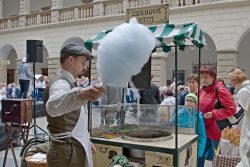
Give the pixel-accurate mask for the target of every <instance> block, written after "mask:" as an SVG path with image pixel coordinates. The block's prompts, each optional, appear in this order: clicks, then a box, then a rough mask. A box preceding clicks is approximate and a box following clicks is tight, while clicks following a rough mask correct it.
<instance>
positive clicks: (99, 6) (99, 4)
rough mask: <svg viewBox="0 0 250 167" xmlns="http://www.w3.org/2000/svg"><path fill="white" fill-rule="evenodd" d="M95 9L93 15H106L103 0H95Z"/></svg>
mask: <svg viewBox="0 0 250 167" xmlns="http://www.w3.org/2000/svg"><path fill="white" fill-rule="evenodd" d="M93 3H94V11H93V15H94V17H96V16H103V15H104V5H103V0H94V2H93Z"/></svg>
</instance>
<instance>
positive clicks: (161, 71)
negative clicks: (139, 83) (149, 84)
mask: <svg viewBox="0 0 250 167" xmlns="http://www.w3.org/2000/svg"><path fill="white" fill-rule="evenodd" d="M165 54H166V53H164V52H162V51H161V50H157V52H154V53H152V60H151V73H152V74H153V75H154V78H153V82H154V83H155V84H157V85H158V86H165V85H167V58H166V55H165Z"/></svg>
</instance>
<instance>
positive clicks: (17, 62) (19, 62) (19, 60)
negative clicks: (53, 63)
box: [15, 58, 33, 85]
mask: <svg viewBox="0 0 250 167" xmlns="http://www.w3.org/2000/svg"><path fill="white" fill-rule="evenodd" d="M22 59H23V58H21V59H16V69H17V70H16V73H15V76H16V78H15V79H16V80H15V81H16V84H17V85H19V80H18V69H19V65H20V64H21V63H22ZM30 69H31V70H32V68H30ZM32 74H33V73H32Z"/></svg>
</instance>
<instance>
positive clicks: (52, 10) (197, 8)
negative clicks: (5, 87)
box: [0, 0, 250, 86]
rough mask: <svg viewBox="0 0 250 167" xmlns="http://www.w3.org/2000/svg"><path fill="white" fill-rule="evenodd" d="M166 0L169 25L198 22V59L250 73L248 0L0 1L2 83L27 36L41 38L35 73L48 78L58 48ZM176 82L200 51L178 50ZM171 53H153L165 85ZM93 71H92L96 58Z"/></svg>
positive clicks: (193, 67)
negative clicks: (201, 45)
mask: <svg viewBox="0 0 250 167" xmlns="http://www.w3.org/2000/svg"><path fill="white" fill-rule="evenodd" d="M162 3H169V6H170V19H169V22H170V23H173V24H183V23H189V22H196V23H197V24H198V25H199V26H200V28H201V29H202V30H203V31H204V33H205V37H206V40H207V46H206V47H205V48H203V49H202V50H201V63H202V64H210V65H213V66H214V67H215V68H217V73H218V75H219V76H221V77H222V78H227V74H228V73H229V72H230V70H231V69H232V68H233V67H235V66H239V67H241V68H243V69H245V70H246V72H247V74H248V75H249V76H250V68H248V62H250V56H249V53H250V47H249V43H250V0H86V1H85V0H71V1H67V0H42V1H41V0H0V60H1V64H0V76H1V77H0V82H7V83H10V82H17V68H18V67H17V66H18V64H19V63H20V62H21V60H22V58H24V57H25V56H26V40H29V39H34V40H42V41H43V63H36V69H35V71H36V73H38V74H44V75H49V76H50V77H52V76H53V75H54V74H55V72H56V71H57V69H58V68H60V63H59V54H60V49H61V48H62V47H63V46H64V45H65V44H67V43H78V44H83V43H84V41H85V40H87V39H88V38H90V37H92V36H94V35H96V34H98V33H99V32H100V31H102V30H105V29H108V28H114V27H115V26H117V25H119V24H121V23H124V22H125V21H126V9H127V8H131V7H139V6H145V5H154V4H162ZM93 53H95V51H94V50H93ZM178 60H179V61H178V62H179V64H178V70H179V75H180V78H179V79H180V80H183V81H184V82H185V79H186V76H187V75H188V74H189V73H192V72H195V71H197V64H198V49H197V48H194V47H192V46H190V47H187V48H186V49H185V51H179V52H178ZM173 71H174V51H170V52H168V53H163V52H162V51H161V50H160V49H159V50H157V52H156V53H154V54H153V55H152V72H153V73H154V76H155V77H154V82H156V83H157V84H158V85H159V86H163V85H166V82H167V80H171V79H172V78H173ZM92 75H94V76H95V75H97V74H96V67H95V60H94V61H93V62H92Z"/></svg>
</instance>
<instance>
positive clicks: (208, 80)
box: [200, 66, 236, 161]
mask: <svg viewBox="0 0 250 167" xmlns="http://www.w3.org/2000/svg"><path fill="white" fill-rule="evenodd" d="M200 74H201V83H202V88H201V91H200V111H201V112H202V114H203V116H204V122H205V128H206V135H207V141H206V147H205V151H204V154H203V158H204V161H205V155H206V153H207V152H208V151H209V149H212V150H214V149H217V148H218V145H219V141H220V137H221V130H220V129H219V128H218V126H217V124H216V120H223V119H225V118H228V117H229V116H232V115H234V114H235V112H236V108H235V104H234V101H233V98H232V95H231V93H230V92H229V90H228V89H227V88H226V87H225V86H224V85H223V84H222V83H221V82H218V81H217V79H216V73H215V72H214V70H213V69H212V68H211V67H209V66H203V67H201V69H200ZM216 89H217V94H218V96H217V95H216ZM217 97H218V98H219V99H218V98H217ZM218 101H219V102H220V104H221V106H223V107H222V108H219V109H214V106H215V104H216V103H217V102H218Z"/></svg>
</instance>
